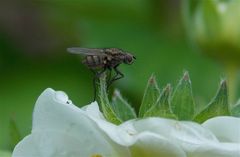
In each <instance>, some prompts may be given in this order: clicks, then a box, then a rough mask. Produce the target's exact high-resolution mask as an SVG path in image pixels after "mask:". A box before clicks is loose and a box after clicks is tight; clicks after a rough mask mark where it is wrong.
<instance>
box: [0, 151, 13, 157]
mask: <svg viewBox="0 0 240 157" xmlns="http://www.w3.org/2000/svg"><path fill="white" fill-rule="evenodd" d="M11 156H12V155H11V153H10V152H8V151H4V150H0V157H11Z"/></svg>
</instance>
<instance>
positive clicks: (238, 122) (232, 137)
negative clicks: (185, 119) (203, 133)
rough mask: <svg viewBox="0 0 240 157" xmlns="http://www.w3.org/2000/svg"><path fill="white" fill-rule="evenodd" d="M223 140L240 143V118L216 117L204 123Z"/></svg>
mask: <svg viewBox="0 0 240 157" xmlns="http://www.w3.org/2000/svg"><path fill="white" fill-rule="evenodd" d="M202 125H203V126H204V127H205V128H207V129H209V130H211V132H213V133H214V134H215V136H216V137H217V138H218V139H219V140H220V141H222V142H236V143H240V118H236V117H216V118H212V119H209V120H207V121H206V122H204V123H203V124H202Z"/></svg>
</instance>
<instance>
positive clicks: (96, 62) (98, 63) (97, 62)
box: [83, 55, 104, 68]
mask: <svg viewBox="0 0 240 157" xmlns="http://www.w3.org/2000/svg"><path fill="white" fill-rule="evenodd" d="M83 64H85V65H86V66H88V67H89V68H101V67H103V66H104V63H103V59H102V57H100V56H94V55H93V56H86V57H85V59H84V60H83Z"/></svg>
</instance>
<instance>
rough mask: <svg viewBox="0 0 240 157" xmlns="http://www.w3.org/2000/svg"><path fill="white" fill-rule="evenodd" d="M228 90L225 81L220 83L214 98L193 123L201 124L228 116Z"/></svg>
mask: <svg viewBox="0 0 240 157" xmlns="http://www.w3.org/2000/svg"><path fill="white" fill-rule="evenodd" d="M229 115H230V112H229V103H228V90H227V83H226V81H225V80H224V81H222V82H221V85H220V88H219V90H218V92H217V95H216V96H215V98H214V99H213V100H212V101H211V102H210V104H209V105H208V106H207V107H206V108H205V109H204V110H203V111H201V112H200V113H199V114H198V115H197V116H196V117H195V118H194V121H196V122H199V123H202V122H204V121H206V120H207V119H210V118H213V117H216V116H229Z"/></svg>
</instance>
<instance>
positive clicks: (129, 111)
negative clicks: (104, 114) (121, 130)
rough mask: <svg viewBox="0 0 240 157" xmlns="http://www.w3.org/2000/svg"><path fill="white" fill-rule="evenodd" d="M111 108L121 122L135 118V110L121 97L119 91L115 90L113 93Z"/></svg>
mask: <svg viewBox="0 0 240 157" xmlns="http://www.w3.org/2000/svg"><path fill="white" fill-rule="evenodd" d="M112 107H113V110H114V112H115V113H116V115H117V116H118V117H119V119H120V120H121V121H122V122H124V121H127V120H130V119H135V118H137V115H136V112H135V110H134V109H133V108H132V107H131V105H130V104H129V103H128V102H127V101H126V100H125V99H124V98H123V97H122V95H121V93H120V91H119V90H117V89H115V91H114V93H113V98H112Z"/></svg>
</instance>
